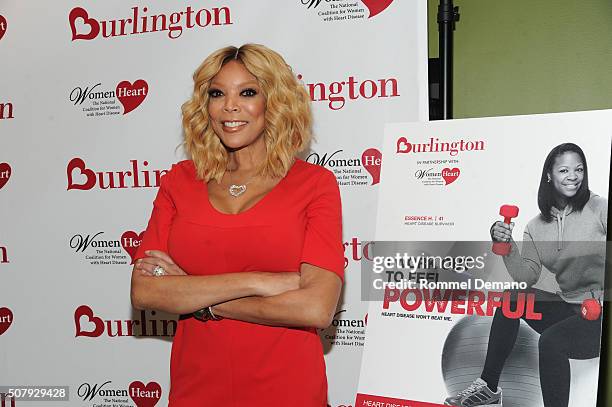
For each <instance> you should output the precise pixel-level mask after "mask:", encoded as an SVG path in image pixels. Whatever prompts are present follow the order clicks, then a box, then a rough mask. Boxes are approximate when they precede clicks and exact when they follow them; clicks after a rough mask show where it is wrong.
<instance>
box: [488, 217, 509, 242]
mask: <svg viewBox="0 0 612 407" xmlns="http://www.w3.org/2000/svg"><path fill="white" fill-rule="evenodd" d="M512 229H514V222H511V223H510V224H507V223H504V222H502V221H497V222H495V223H494V224H493V226H491V230H490V233H491V239H492V240H493V241H494V242H509V241H510V240H512Z"/></svg>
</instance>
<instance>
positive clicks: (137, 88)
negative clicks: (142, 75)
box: [115, 79, 149, 114]
mask: <svg viewBox="0 0 612 407" xmlns="http://www.w3.org/2000/svg"><path fill="white" fill-rule="evenodd" d="M115 92H116V93H115V94H116V95H117V99H119V102H121V104H122V105H123V114H128V113H129V112H131V111H132V110H134V109H136V108H137V107H138V106H140V104H141V103H142V101H143V100H145V98H146V97H147V94H148V93H149V84H147V82H146V81H145V80H144V79H138V80H137V81H135V82H134V84H131V83H130V82H128V81H122V82H119V84H118V85H117V88H116V89H115Z"/></svg>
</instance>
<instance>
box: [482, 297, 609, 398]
mask: <svg viewBox="0 0 612 407" xmlns="http://www.w3.org/2000/svg"><path fill="white" fill-rule="evenodd" d="M521 292H524V293H533V294H535V307H534V308H535V311H536V312H539V313H541V314H542V319H541V320H539V321H536V320H525V322H527V324H529V326H530V327H531V328H533V329H534V330H535V331H536V332H538V333H539V334H540V340H539V343H538V349H539V355H540V385H541V387H542V396H543V398H544V406H545V407H567V405H568V403H569V390H570V389H569V388H570V365H569V359H570V358H571V359H591V358H594V357H597V356H599V349H600V339H601V318H600V319H598V320H596V321H588V320H586V319H583V318H582V317H581V316H580V305H572V304H568V303H566V302H564V301H563V300H562V299H561V298H560V297H559V296H558V295H555V294H551V293H548V292H546V291H542V290H538V289H529V290H524V291H521ZM512 293H513V295H512V299H513V304H512V309H516V308H515V307H516V305H515V302H516V294H517V293H518V292H515V291H513V292H512ZM519 324H520V320H518V319H509V318H506V317H505V316H504V314H503V313H502V312H501V308H498V309H497V310H496V311H495V316H494V317H493V324H492V325H491V333H490V334H489V348H488V349H487V358H486V360H485V365H484V369H483V371H482V376H481V378H482V379H483V380H484V381H486V382H487V383H488V385H489V387H493V388H495V387H496V386H497V384H498V382H499V377H500V375H501V372H502V369H503V367H504V364H505V362H506V359H507V358H508V356H509V355H510V352H511V351H512V348H513V347H514V343H515V342H516V337H517V335H518V330H519Z"/></svg>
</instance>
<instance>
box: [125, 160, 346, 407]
mask: <svg viewBox="0 0 612 407" xmlns="http://www.w3.org/2000/svg"><path fill="white" fill-rule="evenodd" d="M153 249H155V250H162V251H165V252H167V253H169V255H170V256H171V257H172V258H173V259H174V261H175V262H176V263H177V264H178V265H179V266H180V267H181V268H182V269H183V270H185V272H187V273H188V274H191V275H209V274H221V273H237V272H248V271H271V272H274V271H278V272H282V271H298V270H299V268H300V264H301V263H310V264H312V265H315V266H318V267H321V268H324V269H327V270H329V271H330V272H333V273H336V274H337V275H338V276H339V277H340V278H341V279H342V278H343V272H344V256H343V246H342V221H341V206H340V193H339V190H338V185H337V183H336V179H335V176H334V175H333V174H332V173H331V172H330V171H328V170H326V169H324V168H322V167H320V166H316V165H312V164H309V163H306V162H304V161H302V160H296V161H295V163H294V164H293V166H292V167H291V169H290V170H289V172H288V173H287V175H286V176H285V177H284V178H283V179H282V180H281V181H280V182H279V183H278V184H277V185H276V186H275V187H274V188H273V189H272V190H271V191H270V192H269V193H268V194H267V195H266V196H265V197H264V198H263V199H262V200H260V201H259V202H258V203H257V204H256V205H255V206H253V207H252V208H250V209H248V210H246V211H244V212H242V213H239V214H237V215H231V214H225V213H221V212H219V211H218V210H216V209H215V208H214V207H213V206H212V204H211V203H210V200H209V199H208V190H207V187H206V185H205V184H204V183H203V182H202V181H199V180H197V179H196V171H195V166H194V164H193V162H192V161H182V162H180V163H178V164H175V165H173V166H172V169H171V170H170V171H169V172H168V173H167V174H166V175H165V176H164V177H162V180H161V185H160V189H159V192H158V195H157V197H156V199H155V201H154V204H153V213H152V215H151V219H150V220H149V225H148V227H147V230H146V232H145V235H144V237H143V240H142V243H141V246H140V248H139V250H138V253H137V254H136V258H140V257H145V255H144V251H145V250H153ZM170 382H171V386H170V387H171V388H170V396H169V399H170V404H169V405H170V406H172V407H198V406H224V407H238V406H240V407H244V406H249V407H256V406H262V407H263V406H266V407H269V406H280V405H286V406H292V407H298V406H304V407H314V406H316V407H322V406H325V405H326V401H327V379H326V375H325V362H324V359H323V350H322V346H321V341H320V339H319V337H318V335H317V333H316V330H315V329H313V328H308V327H305V328H284V327H271V326H265V325H258V324H252V323H248V322H242V321H235V320H230V319H223V320H221V321H208V322H201V321H198V320H196V319H194V318H190V317H187V318H181V319H180V320H179V323H178V327H177V331H176V334H175V337H174V342H173V345H172V355H171V359H170Z"/></svg>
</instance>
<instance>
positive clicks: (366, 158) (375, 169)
mask: <svg viewBox="0 0 612 407" xmlns="http://www.w3.org/2000/svg"><path fill="white" fill-rule="evenodd" d="M381 163H382V154H381V153H380V151H378V150H377V149H375V148H368V149H367V150H366V151H364V152H363V153H362V154H361V165H363V168H365V169H366V171H367V172H369V173H370V175H371V176H372V185H376V184H378V183H379V182H380V164H381Z"/></svg>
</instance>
